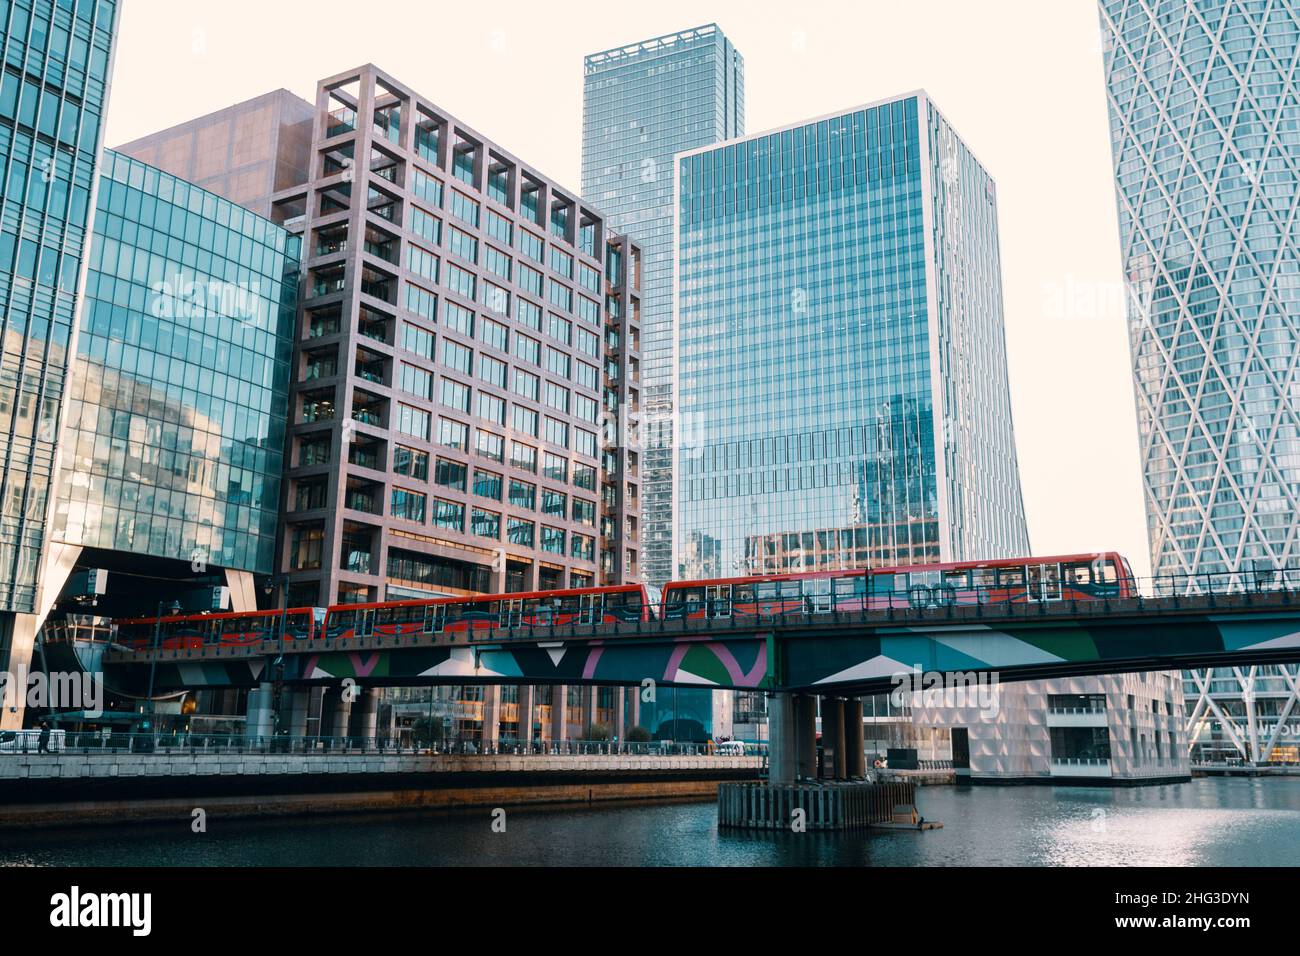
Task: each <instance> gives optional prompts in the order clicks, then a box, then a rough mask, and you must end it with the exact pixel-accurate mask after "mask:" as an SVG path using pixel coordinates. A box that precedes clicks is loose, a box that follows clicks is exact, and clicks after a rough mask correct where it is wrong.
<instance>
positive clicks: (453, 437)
mask: <svg viewBox="0 0 1300 956" xmlns="http://www.w3.org/2000/svg"><path fill="white" fill-rule="evenodd" d="M438 443H439V444H441V445H446V446H447V447H448V448H455V449H456V450H458V451H465V450H466V449H467V448H468V447H469V426H467V425H464V424H462V423H460V422H454V421H452V420H451V419H449V418H440V419H438Z"/></svg>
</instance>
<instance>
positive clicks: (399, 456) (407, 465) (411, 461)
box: [393, 445, 429, 481]
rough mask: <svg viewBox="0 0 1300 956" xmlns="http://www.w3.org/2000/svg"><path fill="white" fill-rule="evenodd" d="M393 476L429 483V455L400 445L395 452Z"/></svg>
mask: <svg viewBox="0 0 1300 956" xmlns="http://www.w3.org/2000/svg"><path fill="white" fill-rule="evenodd" d="M393 474H395V475H403V476H405V477H407V478H418V479H419V480H420V481H428V479H429V453H428V452H427V451H419V450H417V449H415V448H407V447H406V446H405V445H398V446H397V448H396V450H394V452H393Z"/></svg>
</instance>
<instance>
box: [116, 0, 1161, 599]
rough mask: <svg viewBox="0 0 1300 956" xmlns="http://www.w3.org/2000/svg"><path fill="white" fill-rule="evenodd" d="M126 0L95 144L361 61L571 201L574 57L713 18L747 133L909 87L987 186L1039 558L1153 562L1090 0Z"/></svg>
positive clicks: (577, 109) (297, 85)
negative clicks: (729, 55) (727, 51)
mask: <svg viewBox="0 0 1300 956" xmlns="http://www.w3.org/2000/svg"><path fill="white" fill-rule="evenodd" d="M370 9H372V5H370V4H366V3H357V2H356V0H313V2H305V0H223V2H222V3H220V4H214V3H211V2H210V0H202V2H198V0H130V2H129V3H127V4H126V10H125V14H124V16H123V20H122V29H121V35H120V39H119V45H118V53H117V68H116V72H115V74H114V78H113V90H112V94H111V100H110V104H109V111H108V121H107V128H106V133H105V135H106V139H105V142H106V144H108V145H110V146H111V145H116V144H119V143H124V142H128V141H130V140H132V139H134V138H136V137H138V136H141V135H144V134H145V133H150V132H154V131H156V130H159V129H163V128H165V127H167V126H170V125H173V124H175V123H178V122H181V121H183V120H187V119H191V118H193V117H195V116H199V115H202V114H204V113H208V112H211V111H213V110H217V109H220V108H222V107H224V106H229V105H230V104H232V103H235V102H238V101H240V100H245V99H249V98H250V97H253V96H257V95H258V94H260V93H265V92H267V91H268V90H272V89H276V88H279V87H285V88H287V89H289V90H292V91H293V92H295V93H298V94H299V95H301V96H303V97H305V98H307V99H313V98H314V92H315V87H316V81H317V80H319V79H321V78H322V77H325V76H330V75H333V74H335V73H340V72H343V71H344V70H346V69H348V68H350V67H353V66H357V65H359V64H362V63H367V62H373V63H375V64H377V65H379V66H380V67H382V68H383V69H384V70H386V71H388V72H389V73H391V74H393V75H394V76H396V77H397V78H398V79H400V80H402V81H403V82H404V83H406V84H407V85H408V86H410V87H412V88H413V89H416V90H418V91H419V92H421V93H422V94H423V95H424V96H426V97H428V98H429V99H430V100H432V101H433V102H434V103H436V104H438V105H439V106H441V107H443V108H444V109H446V110H447V112H449V113H451V114H452V115H454V116H456V117H458V118H459V119H461V120H463V121H464V122H465V123H467V124H468V125H470V126H472V127H474V128H475V129H477V130H478V131H480V132H481V133H483V134H484V135H485V136H488V137H489V138H492V139H494V140H496V141H497V142H499V143H500V144H501V145H502V146H503V147H505V148H506V149H508V150H510V151H511V152H513V153H515V154H516V155H518V156H520V157H522V158H524V159H525V160H526V161H528V162H529V163H531V164H533V165H534V166H535V167H536V168H537V169H538V170H539V171H541V172H543V173H545V174H547V175H549V176H552V177H554V178H556V179H558V180H559V181H560V182H561V183H564V184H567V185H569V186H570V188H575V189H576V187H577V186H578V185H579V170H580V164H581V148H582V147H581V132H582V58H583V56H584V55H585V54H588V53H594V52H597V51H599V50H604V49H608V48H610V47H614V46H619V45H622V44H625V43H630V42H632V41H635V40H641V39H647V38H650V37H655V36H660V35H662V34H665V33H672V32H675V31H677V30H681V29H684V28H687V27H692V26H698V25H700V24H703V23H708V22H716V23H717V24H718V25H719V26H720V27H721V28H722V30H723V31H724V32H725V33H726V34H727V35H728V36H729V37H730V38H731V40H732V41H733V42H734V43H735V44H736V47H737V48H738V49H739V50H740V52H741V54H742V55H743V56H744V58H745V101H746V129H747V132H750V133H755V132H760V131H762V130H765V129H769V128H772V127H776V126H783V125H786V124H789V123H792V122H795V121H797V120H800V119H804V118H808V117H813V116H820V115H822V114H825V113H830V112H832V111H834V110H838V109H842V108H847V107H851V106H855V105H859V104H862V103H868V102H871V101H874V100H878V99H881V98H882V97H886V96H890V95H893V94H896V93H902V92H906V91H908V90H912V89H916V88H924V89H926V90H928V91H929V93H930V94H931V96H933V98H934V100H935V102H936V103H937V104H938V106H939V108H940V109H942V110H943V111H944V114H945V115H946V116H947V118H948V119H949V121H950V122H951V123H952V124H953V125H954V126H955V127H956V130H957V132H958V134H959V135H960V136H961V137H962V138H963V139H964V140H965V141H966V143H967V144H968V145H969V146H970V148H971V149H972V150H973V151H974V152H975V154H976V156H978V157H979V159H980V161H981V162H982V163H983V164H984V166H985V167H986V168H987V169H988V170H989V171H990V173H991V174H992V175H993V177H994V178H995V179H996V180H997V184H998V199H999V204H1000V205H999V212H1000V217H1001V220H1000V225H1001V233H1002V270H1003V271H1002V279H1003V289H1004V299H1005V307H1006V325H1007V349H1008V354H1009V361H1010V369H1011V396H1012V407H1013V411H1014V415H1015V427H1016V439H1017V445H1018V447H1019V456H1020V476H1021V481H1022V483H1023V486H1024V493H1025V507H1026V510H1027V512H1028V519H1029V533H1030V540H1031V542H1032V545H1033V549H1034V551H1035V552H1036V553H1039V554H1048V553H1053V552H1075V551H1094V550H1104V549H1111V548H1114V549H1118V550H1120V551H1123V552H1124V553H1126V554H1127V555H1128V556H1129V558H1130V560H1131V561H1132V563H1133V567H1134V571H1135V572H1136V573H1137V574H1139V575H1146V574H1147V573H1149V572H1148V568H1149V560H1150V559H1149V555H1148V545H1147V536H1146V526H1145V520H1144V515H1143V505H1142V487H1141V476H1140V471H1139V464H1138V451H1137V428H1136V420H1135V417H1134V411H1133V384H1132V379H1131V376H1130V372H1129V349H1128V341H1127V335H1126V331H1125V326H1124V316H1123V312H1124V306H1123V300H1122V286H1121V283H1120V278H1121V276H1120V261H1119V239H1118V233H1117V230H1116V215H1115V192H1114V185H1113V180H1112V177H1111V166H1110V140H1109V133H1108V124H1107V117H1106V98H1105V89H1104V85H1103V75H1102V54H1101V42H1100V31H1099V27H1098V17H1097V6H1096V3H1095V0H1048V2H1044V0H907V2H904V3H899V2H897V0H889V2H886V0H851V2H840V3H832V2H817V0H801V2H799V3H790V2H788V0H785V2H770V0H743V2H741V0H690V2H677V0H657V2H655V3H639V4H630V3H629V4H609V3H599V4H596V3H577V2H572V0H566V2H562V3H558V4H538V3H536V2H535V0H527V2H524V0H496V2H493V3H450V2H445V0H432V2H431V0H424V2H416V0H383V2H382V3H378V4H374V5H373V9H374V10H375V11H376V12H377V13H381V14H382V18H376V19H375V20H373V21H367V20H365V19H364V17H365V14H366V12H367V11H368V10H370Z"/></svg>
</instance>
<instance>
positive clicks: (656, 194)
mask: <svg viewBox="0 0 1300 956" xmlns="http://www.w3.org/2000/svg"><path fill="white" fill-rule="evenodd" d="M584 69H585V74H586V75H585V80H584V84H583V131H582V192H583V195H584V196H585V197H586V198H587V199H588V200H589V201H590V202H592V203H595V204H596V205H597V206H599V207H600V208H601V209H603V210H604V212H605V215H606V217H607V220H608V222H609V224H610V227H611V228H612V229H616V230H618V231H619V232H623V233H627V234H628V235H630V236H631V237H632V238H633V239H635V240H637V241H639V242H640V243H641V244H642V247H643V249H644V253H645V259H644V267H643V273H642V279H641V290H642V300H641V301H642V315H641V320H642V329H643V341H642V343H641V361H642V380H643V382H644V388H643V398H644V408H643V414H642V428H641V430H642V435H641V444H642V446H643V448H644V451H643V468H644V472H643V474H644V478H643V481H642V492H643V496H642V515H641V520H642V548H641V551H642V570H643V576H644V578H645V580H647V581H649V582H651V583H653V584H662V583H663V582H664V581H666V580H668V579H669V577H671V571H672V568H671V554H672V540H671V535H672V500H673V499H672V423H673V406H672V375H673V331H672V308H673V306H672V254H673V156H674V154H675V153H678V152H681V151H683V150H689V149H694V148H696V147H699V146H704V145H708V144H711V143H716V142H719V141H721V140H724V139H729V138H731V137H734V136H739V135H741V134H742V133H743V132H744V128H745V68H744V60H743V59H742V58H741V56H740V54H739V53H738V52H737V51H736V49H735V47H733V46H732V45H731V41H729V40H728V39H727V38H726V36H725V35H724V34H723V33H722V31H721V30H719V29H718V27H717V26H716V25H715V24H708V25H707V26H702V27H696V28H695V29H691V30H683V31H681V32H680V33H674V34H670V35H668V36H662V37H656V38H655V39H653V40H645V41H643V42H640V43H633V44H629V45H627V46H623V47H617V48H615V49H612V50H606V51H604V52H602V53H595V54H592V55H591V56H588V57H587V58H586V60H585V62H584Z"/></svg>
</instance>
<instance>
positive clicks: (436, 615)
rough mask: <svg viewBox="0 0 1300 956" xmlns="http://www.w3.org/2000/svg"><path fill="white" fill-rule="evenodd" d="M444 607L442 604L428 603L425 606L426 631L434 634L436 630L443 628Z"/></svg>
mask: <svg viewBox="0 0 1300 956" xmlns="http://www.w3.org/2000/svg"><path fill="white" fill-rule="evenodd" d="M442 608H443V605H441V604H426V605H425V607H424V627H423V630H424V633H425V634H432V633H434V632H435V631H441V630H442V613H441V612H442Z"/></svg>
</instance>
